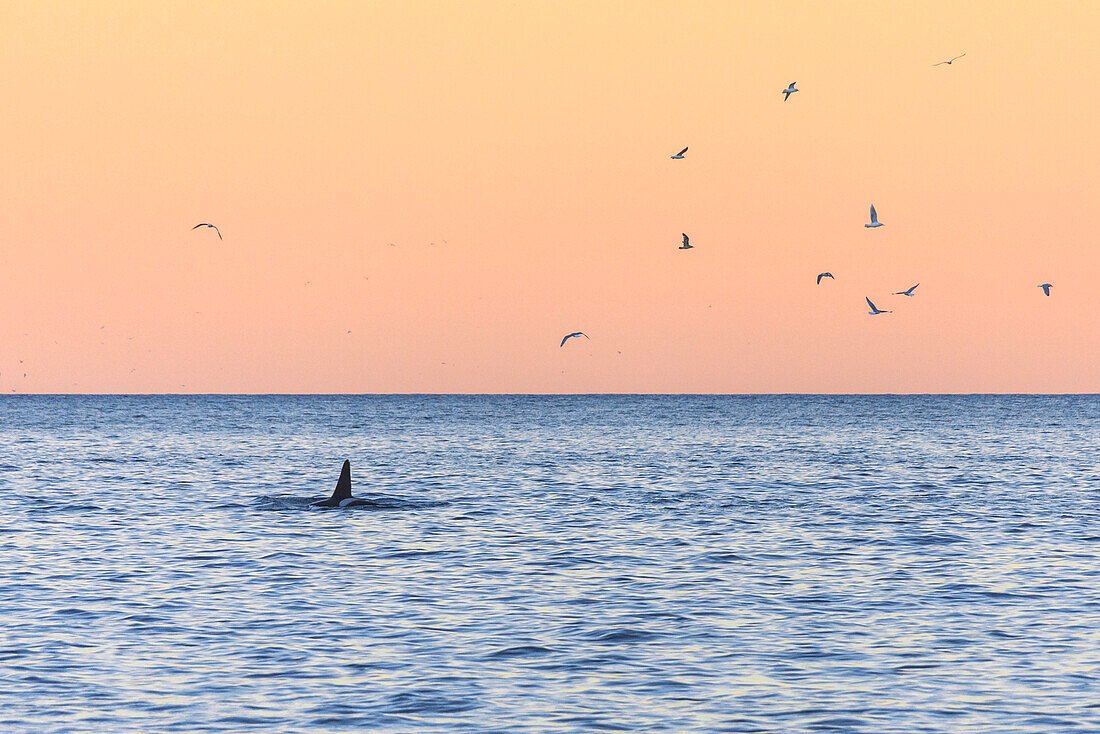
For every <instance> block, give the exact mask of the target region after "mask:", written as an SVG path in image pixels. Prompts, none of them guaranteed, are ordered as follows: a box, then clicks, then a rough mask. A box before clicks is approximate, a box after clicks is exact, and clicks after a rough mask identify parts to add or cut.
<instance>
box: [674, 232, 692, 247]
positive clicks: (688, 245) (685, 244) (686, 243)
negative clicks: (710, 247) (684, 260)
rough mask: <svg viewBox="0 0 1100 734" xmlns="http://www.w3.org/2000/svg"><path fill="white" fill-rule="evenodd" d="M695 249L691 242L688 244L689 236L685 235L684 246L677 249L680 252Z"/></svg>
mask: <svg viewBox="0 0 1100 734" xmlns="http://www.w3.org/2000/svg"><path fill="white" fill-rule="evenodd" d="M693 247H695V245H693V244H691V243H690V242H688V236H687V235H686V234H685V235H684V244H682V245H680V246H679V247H678V248H676V249H678V250H690V249H691V248H693Z"/></svg>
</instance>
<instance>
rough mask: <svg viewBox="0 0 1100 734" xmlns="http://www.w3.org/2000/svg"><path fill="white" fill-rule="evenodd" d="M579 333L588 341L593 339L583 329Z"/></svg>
mask: <svg viewBox="0 0 1100 734" xmlns="http://www.w3.org/2000/svg"><path fill="white" fill-rule="evenodd" d="M577 334H578V336H583V337H584V338H585V339H588V341H592V338H591V337H589V336H588V334H585V333H584V332H583V331H578V332H577Z"/></svg>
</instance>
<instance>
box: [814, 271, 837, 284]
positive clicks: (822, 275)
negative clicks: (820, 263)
mask: <svg viewBox="0 0 1100 734" xmlns="http://www.w3.org/2000/svg"><path fill="white" fill-rule="evenodd" d="M822 278H832V279H833V280H836V278H833V274H832V273H818V274H817V284H818V285H821V279H822Z"/></svg>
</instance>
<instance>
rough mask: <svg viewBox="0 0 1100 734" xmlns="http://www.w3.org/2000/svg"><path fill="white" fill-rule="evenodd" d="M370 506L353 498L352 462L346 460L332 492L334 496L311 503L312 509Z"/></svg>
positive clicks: (366, 502) (365, 501)
mask: <svg viewBox="0 0 1100 734" xmlns="http://www.w3.org/2000/svg"><path fill="white" fill-rule="evenodd" d="M366 504H370V503H369V502H368V501H367V500H364V499H359V498H358V497H352V496H351V462H350V461H348V460H347V459H344V466H343V467H341V468H340V479H339V480H338V481H337V482H336V489H334V490H332V496H331V497H329V498H328V499H327V500H319V501H317V502H311V503H310V505H309V506H310V507H351V506H353V505H366Z"/></svg>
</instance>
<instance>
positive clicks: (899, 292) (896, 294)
mask: <svg viewBox="0 0 1100 734" xmlns="http://www.w3.org/2000/svg"><path fill="white" fill-rule="evenodd" d="M917 285H920V283H917ZM917 285H915V286H913V287H912V288H910V289H909V290H907V291H898V292H897V293H895V294H894V295H895V296H912V295H913V291H915V290H916V289H917Z"/></svg>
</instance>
